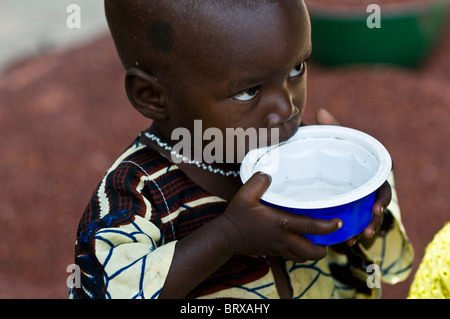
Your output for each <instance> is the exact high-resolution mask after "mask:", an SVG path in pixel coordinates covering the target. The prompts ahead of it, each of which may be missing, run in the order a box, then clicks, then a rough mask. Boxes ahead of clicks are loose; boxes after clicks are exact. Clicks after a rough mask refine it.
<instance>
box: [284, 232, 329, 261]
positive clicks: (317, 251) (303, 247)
mask: <svg viewBox="0 0 450 319" xmlns="http://www.w3.org/2000/svg"><path fill="white" fill-rule="evenodd" d="M289 247H290V248H289V252H288V253H287V254H286V255H287V256H286V257H288V258H289V259H291V260H294V261H296V262H305V261H307V260H320V259H323V258H325V257H326V255H327V251H328V250H327V247H326V246H321V245H314V244H313V243H312V242H311V241H310V240H309V239H308V238H306V237H304V236H301V235H298V234H291V238H290V240H289Z"/></svg>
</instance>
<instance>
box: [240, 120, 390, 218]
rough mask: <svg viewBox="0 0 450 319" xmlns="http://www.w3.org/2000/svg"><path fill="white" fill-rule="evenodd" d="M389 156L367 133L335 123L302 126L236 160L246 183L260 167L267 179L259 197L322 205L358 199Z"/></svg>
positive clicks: (383, 171) (382, 173)
mask: <svg viewBox="0 0 450 319" xmlns="http://www.w3.org/2000/svg"><path fill="white" fill-rule="evenodd" d="M390 170H391V158H390V156H389V153H388V152H387V150H386V149H385V148H384V146H383V145H382V144H381V143H380V142H378V141H377V140H376V139H374V138H373V137H371V136H369V135H367V134H365V133H363V132H360V131H357V130H354V129H350V128H345V127H340V126H325V125H316V126H305V127H301V128H299V130H298V132H297V133H296V134H295V135H294V136H293V137H292V138H291V139H289V140H288V141H286V142H284V143H281V144H279V145H276V146H272V147H267V148H261V149H256V150H252V151H250V152H249V153H248V154H247V155H246V157H245V158H244V160H243V162H242V165H241V179H242V181H243V182H246V181H247V180H248V179H249V178H250V177H251V176H252V175H253V174H254V173H256V172H258V171H262V172H265V173H268V174H270V175H271V176H272V183H271V185H270V187H269V189H268V190H267V191H266V192H265V193H264V195H263V196H262V199H263V200H265V201H267V202H270V203H273V204H276V205H281V206H285V207H291V208H305V209H308V208H325V207H334V206H338V205H342V204H346V203H349V202H352V201H355V200H357V199H360V198H362V197H364V196H366V195H368V194H370V193H372V192H373V191H375V190H376V189H377V188H378V187H380V186H381V185H382V184H383V183H384V181H386V179H387V178H388V176H389V173H390Z"/></svg>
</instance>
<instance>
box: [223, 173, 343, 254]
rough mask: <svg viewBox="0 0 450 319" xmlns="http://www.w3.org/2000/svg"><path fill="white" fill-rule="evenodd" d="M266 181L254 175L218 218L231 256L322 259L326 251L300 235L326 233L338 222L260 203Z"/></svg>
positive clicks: (267, 180) (336, 225)
mask: <svg viewBox="0 0 450 319" xmlns="http://www.w3.org/2000/svg"><path fill="white" fill-rule="evenodd" d="M270 181H271V180H270V177H269V176H268V175H266V174H263V173H256V174H254V175H253V176H252V177H251V178H250V179H249V180H248V181H247V183H245V184H244V185H243V186H242V187H241V189H240V190H239V191H238V193H237V194H236V195H235V196H234V198H233V200H232V201H231V202H230V204H229V206H228V208H227V210H226V211H225V213H224V214H223V215H221V216H220V218H222V223H221V224H222V227H223V229H222V230H223V234H224V235H225V236H226V240H227V243H228V245H229V248H230V249H231V251H232V253H233V254H240V255H267V256H284V257H287V258H289V259H291V260H294V261H297V262H304V261H306V260H319V259H322V258H324V257H325V256H326V253H327V248H326V247H324V246H319V245H314V244H313V243H312V242H311V241H310V240H309V239H307V238H306V237H304V236H302V235H300V234H329V233H331V232H333V231H335V230H337V229H338V228H340V227H342V221H341V220H340V219H337V218H336V219H332V220H323V219H313V218H310V217H307V216H302V215H296V214H293V213H290V212H287V211H284V210H281V209H276V208H273V207H269V206H266V205H264V204H262V203H261V202H260V199H261V196H262V194H264V192H265V191H266V189H267V188H268V187H269V185H270Z"/></svg>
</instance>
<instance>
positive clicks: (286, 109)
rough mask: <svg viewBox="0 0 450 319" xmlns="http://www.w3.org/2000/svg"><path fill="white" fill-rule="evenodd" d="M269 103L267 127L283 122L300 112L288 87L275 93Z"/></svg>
mask: <svg viewBox="0 0 450 319" xmlns="http://www.w3.org/2000/svg"><path fill="white" fill-rule="evenodd" d="M268 105H269V112H268V113H267V116H266V121H265V122H266V123H265V124H266V127H273V126H276V125H280V124H283V123H284V122H287V121H289V120H290V119H292V118H293V117H294V116H296V115H297V114H298V113H299V112H300V111H299V109H298V108H297V107H296V106H295V104H294V101H293V96H292V94H291V92H290V91H289V90H288V89H283V90H280V91H279V92H277V93H274V94H273V95H272V96H271V99H270V100H269V101H268Z"/></svg>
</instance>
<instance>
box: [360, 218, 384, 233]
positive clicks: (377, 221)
mask: <svg viewBox="0 0 450 319" xmlns="http://www.w3.org/2000/svg"><path fill="white" fill-rule="evenodd" d="M383 219H384V215H383V214H381V215H380V216H375V215H374V216H373V219H372V221H371V222H370V224H369V225H368V226H367V227H366V229H364V232H363V235H364V237H366V238H369V239H370V238H372V237H373V236H374V235H375V232H376V230H377V229H378V228H379V227H380V226H381V224H382V223H383Z"/></svg>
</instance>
